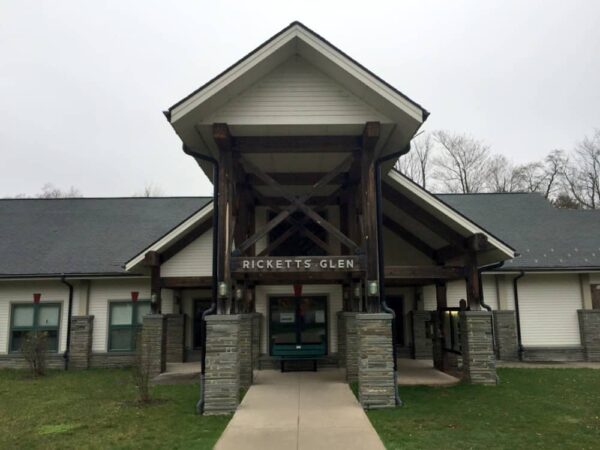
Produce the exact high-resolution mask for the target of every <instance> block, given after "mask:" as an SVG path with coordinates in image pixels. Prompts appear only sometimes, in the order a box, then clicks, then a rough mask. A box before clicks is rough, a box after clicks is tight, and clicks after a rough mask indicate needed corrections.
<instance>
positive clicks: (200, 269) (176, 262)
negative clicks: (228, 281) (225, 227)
mask: <svg viewBox="0 0 600 450" xmlns="http://www.w3.org/2000/svg"><path fill="white" fill-rule="evenodd" d="M160 274H161V276H163V277H194V276H195V277H199V276H208V275H211V274H212V230H209V231H207V232H206V233H204V234H203V235H202V236H200V237H199V238H198V239H196V240H195V241H194V242H192V243H191V244H190V245H188V246H187V247H185V248H183V249H182V250H181V251H180V252H179V253H177V254H176V255H175V256H173V257H172V258H171V259H169V260H168V261H167V262H165V263H164V264H163V265H162V266H161V267H160Z"/></svg>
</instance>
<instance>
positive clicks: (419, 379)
mask: <svg viewBox="0 0 600 450" xmlns="http://www.w3.org/2000/svg"><path fill="white" fill-rule="evenodd" d="M457 383H460V379H458V378H456V377H453V376H452V375H448V374H447V373H444V372H440V371H439V370H437V369H435V368H434V367H433V361H432V360H430V359H405V358H398V385H399V386H452V385H454V384H457Z"/></svg>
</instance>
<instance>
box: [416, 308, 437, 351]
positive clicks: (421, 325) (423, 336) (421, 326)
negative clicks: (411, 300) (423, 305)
mask: <svg viewBox="0 0 600 450" xmlns="http://www.w3.org/2000/svg"><path fill="white" fill-rule="evenodd" d="M430 323H431V311H412V327H413V346H414V357H415V359H431V358H432V356H433V342H432V339H431V337H430V336H428V334H429V333H428V329H429V326H430Z"/></svg>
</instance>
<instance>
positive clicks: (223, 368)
mask: <svg viewBox="0 0 600 450" xmlns="http://www.w3.org/2000/svg"><path fill="white" fill-rule="evenodd" d="M239 342H240V316H239V315H224V314H216V315H210V316H207V317H206V371H205V372H206V373H205V377H204V413H205V414H208V415H215V414H231V413H233V412H234V411H235V410H236V409H237V407H238V404H239V401H240V351H239Z"/></svg>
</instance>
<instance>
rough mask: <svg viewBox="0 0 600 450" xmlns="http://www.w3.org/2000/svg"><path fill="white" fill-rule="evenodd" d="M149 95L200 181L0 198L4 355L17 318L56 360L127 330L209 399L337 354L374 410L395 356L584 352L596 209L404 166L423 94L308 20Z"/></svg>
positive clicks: (110, 343) (227, 405) (11, 355)
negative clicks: (183, 91) (445, 183)
mask: <svg viewBox="0 0 600 450" xmlns="http://www.w3.org/2000/svg"><path fill="white" fill-rule="evenodd" d="M165 115H166V117H167V120H168V121H169V123H170V124H171V125H172V127H173V128H174V130H175V132H176V133H177V134H178V135H179V137H180V138H181V140H182V142H183V151H184V152H186V153H187V154H189V155H190V156H192V157H193V158H194V159H195V160H196V162H197V163H198V165H199V170H203V171H204V172H205V173H206V174H207V175H208V176H209V177H210V178H211V180H212V181H213V184H214V186H215V196H214V197H213V198H154V199H147V198H113V199H92V198H90V199H63V200H27V199H23V200H1V201H0V216H1V217H2V219H1V220H0V236H1V241H0V255H1V258H0V366H4V367H17V366H22V365H23V363H24V362H23V359H22V357H21V355H20V352H19V349H20V344H21V342H22V339H23V336H24V335H25V333H27V332H29V331H32V330H44V331H46V332H47V333H48V336H49V346H50V349H51V351H52V356H51V358H50V361H51V363H52V365H54V366H57V367H63V366H65V365H66V364H67V363H68V366H69V368H89V367H112V366H122V365H129V364H131V363H132V362H133V360H134V357H135V351H134V347H135V346H136V336H137V334H138V333H137V332H138V331H140V330H142V338H141V339H142V343H143V345H145V348H146V350H147V352H148V357H149V358H150V359H151V361H152V370H153V371H154V372H156V373H160V372H161V371H164V369H165V364H166V363H167V362H179V361H202V362H203V364H202V370H203V375H202V384H203V389H202V392H203V398H202V399H201V401H200V403H199V408H200V409H201V410H203V411H206V412H207V413H220V412H228V411H232V410H234V409H235V408H236V407H237V403H238V400H239V399H238V396H239V387H240V386H242V387H244V386H249V385H250V384H251V383H252V371H253V369H257V368H267V367H278V365H279V364H280V361H281V359H282V358H284V359H298V358H302V357H304V358H307V359H318V363H319V364H320V365H336V366H338V365H339V366H342V367H345V368H346V372H347V378H348V380H349V381H358V383H359V393H360V399H361V402H362V403H363V405H364V406H365V407H368V408H376V407H388V406H394V404H395V402H396V398H395V389H394V386H395V377H396V376H401V375H402V374H397V373H396V370H395V359H396V358H395V356H397V357H415V358H433V360H434V363H435V366H436V367H437V368H438V369H439V370H444V371H451V372H455V373H457V372H458V373H460V374H461V375H462V376H463V377H464V378H465V379H466V380H467V381H470V382H474V383H496V375H495V361H496V359H497V358H500V359H507V360H511V359H512V360H515V359H519V358H521V359H524V360H537V361H540V360H552V361H555V360H589V361H594V360H599V359H600V234H599V232H598V230H600V214H599V213H598V212H596V211H567V210H557V209H554V208H553V207H552V206H551V205H550V204H549V203H548V202H547V201H546V200H545V199H544V198H543V197H541V196H540V195H538V194H476V195H433V194H431V193H429V192H427V191H425V190H423V189H422V188H420V187H419V186H417V185H415V184H414V183H413V182H411V181H410V180H408V179H407V178H405V177H404V176H402V175H401V174H399V173H397V172H396V171H395V170H393V168H392V166H393V163H394V161H395V160H396V159H397V158H398V157H400V156H401V155H402V154H405V153H406V152H408V151H409V149H410V146H409V145H410V141H411V139H412V137H413V136H414V135H415V133H416V132H417V130H418V129H419V128H420V126H421V125H422V123H423V122H424V121H425V120H426V118H427V115H428V113H427V111H426V110H424V109H423V108H422V107H421V106H420V105H418V104H417V103H415V102H414V101H412V100H411V99H409V98H408V97H406V96H405V95H404V94H402V93H401V92H399V91H398V90H396V89H395V88H393V87H392V86H390V85H389V84H387V83H386V82H384V81H383V80H381V79H380V78H378V77H377V76H376V75H375V74H373V73H371V72H369V71H368V70H367V69H365V68H364V67H362V66H361V65H360V64H358V63H357V62H356V61H354V60H352V59H351V58H350V57H349V56H347V55H346V54H344V53H343V52H341V51H340V50H339V49H337V48H336V47H334V46H333V45H332V44H330V43H329V42H327V41H326V40H324V39H323V38H322V37H320V36H319V35H317V34H316V33H314V32H313V31H311V30H309V29H308V28H306V27H305V26H304V25H302V24H300V23H297V22H295V23H292V24H291V25H290V26H288V27H287V28H285V29H284V30H282V31H281V32H280V33H278V34H277V35H275V36H273V37H272V38H271V39H270V40H268V41H267V42H265V43H264V44H262V45H261V46H260V47H258V48H257V49H256V50H254V51H253V52H251V53H250V54H249V55H247V56H246V57H244V58H243V59H241V60H240V61H238V62H237V63H235V64H234V65H233V66H231V67H230V68H229V69H227V70H226V71H225V72H223V73H222V74H220V75H219V76H217V77H216V78H214V79H212V80H211V81H210V82H208V83H207V84H205V85H204V86H202V87H200V88H199V89H198V90H196V91H195V92H193V93H192V94H190V95H189V96H188V97H186V98H184V99H183V100H181V101H180V102H178V103H176V104H175V105H174V106H173V107H171V108H170V109H169V110H168V111H167V112H165ZM461 300H464V301H461ZM394 317H395V319H394ZM393 342H394V343H395V345H392V343H393ZM290 363H292V361H290ZM282 367H283V366H282Z"/></svg>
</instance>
